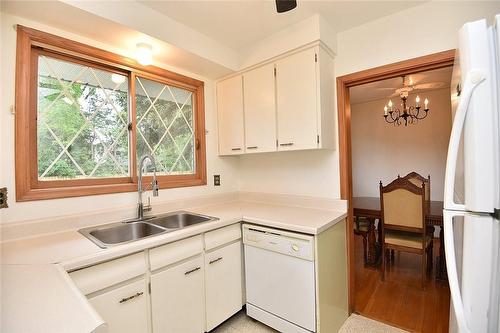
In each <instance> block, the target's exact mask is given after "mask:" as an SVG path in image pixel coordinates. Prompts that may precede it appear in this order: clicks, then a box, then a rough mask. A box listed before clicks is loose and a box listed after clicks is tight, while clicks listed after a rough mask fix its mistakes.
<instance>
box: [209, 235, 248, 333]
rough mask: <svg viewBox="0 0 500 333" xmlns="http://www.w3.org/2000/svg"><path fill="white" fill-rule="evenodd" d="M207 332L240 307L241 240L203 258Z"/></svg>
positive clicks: (241, 301)
mask: <svg viewBox="0 0 500 333" xmlns="http://www.w3.org/2000/svg"><path fill="white" fill-rule="evenodd" d="M205 270H206V271H205V279H206V280H205V286H206V311H207V330H208V331H210V330H212V329H213V328H214V327H216V326H217V325H219V324H221V323H222V322H223V321H224V320H226V319H228V318H229V317H231V316H232V315H233V314H235V313H236V312H238V311H239V310H240V309H241V307H242V306H243V296H242V286H241V285H242V272H241V271H242V265H241V241H238V242H236V243H233V244H231V245H226V246H224V247H222V248H220V249H218V250H214V251H212V252H209V253H207V254H206V255H205Z"/></svg>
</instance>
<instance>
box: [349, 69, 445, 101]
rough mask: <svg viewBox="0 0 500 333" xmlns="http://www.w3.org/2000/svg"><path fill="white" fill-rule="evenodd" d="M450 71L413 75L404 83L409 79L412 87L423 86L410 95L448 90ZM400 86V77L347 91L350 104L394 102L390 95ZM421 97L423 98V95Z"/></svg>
mask: <svg viewBox="0 0 500 333" xmlns="http://www.w3.org/2000/svg"><path fill="white" fill-rule="evenodd" d="M452 70H453V68H452V67H446V68H441V69H436V70H432V71H427V72H420V73H415V74H411V75H408V76H407V78H406V81H407V82H408V80H409V79H411V80H412V82H413V84H414V85H425V86H423V89H422V88H419V89H415V90H413V92H412V93H425V92H426V91H431V90H435V89H442V88H449V87H450V82H451V73H452ZM402 86H403V79H402V78H401V77H396V78H392V79H387V80H382V81H376V82H372V83H367V84H363V85H360V86H355V87H352V88H350V89H349V96H350V102H351V104H358V103H365V102H370V101H374V100H378V99H385V98H387V99H389V98H391V99H393V100H395V99H397V97H394V96H392V97H391V95H394V93H395V90H396V89H398V88H401V87H402ZM421 97H422V98H424V97H425V95H422V96H421Z"/></svg>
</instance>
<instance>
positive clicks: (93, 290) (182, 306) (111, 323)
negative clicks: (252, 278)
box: [70, 223, 243, 333]
mask: <svg viewBox="0 0 500 333" xmlns="http://www.w3.org/2000/svg"><path fill="white" fill-rule="evenodd" d="M146 258H149V260H146ZM148 264H149V265H148ZM242 268H243V267H242V245H241V225H240V224H239V223H237V224H233V225H230V226H227V227H223V228H220V229H216V230H213V231H209V232H206V233H204V234H201V235H197V236H193V237H189V238H185V239H183V240H179V241H176V242H173V243H168V244H165V245H161V246H158V247H155V248H152V249H149V250H146V251H143V252H139V253H136V254H132V255H129V256H125V257H121V258H118V259H114V260H111V261H108V262H104V263H100V264H97V265H94V266H90V267H86V268H83V269H79V270H76V271H73V272H71V273H70V276H71V278H72V279H73V281H74V282H75V285H76V286H77V287H78V288H79V289H80V291H81V292H82V293H83V294H84V295H86V296H87V298H88V300H89V302H90V303H91V304H92V305H93V306H94V308H95V310H96V311H97V313H98V314H99V315H100V316H101V317H102V319H103V320H104V321H105V322H106V323H107V325H108V331H107V333H151V332H152V333H203V332H205V331H210V330H212V329H213V328H215V327H216V326H218V325H219V324H221V323H222V322H223V321H225V320H227V319H229V317H231V316H232V315H233V314H235V313H236V312H238V311H239V310H240V309H241V307H242V306H243V297H242V285H243V283H242ZM148 283H149V284H150V285H149V288H148Z"/></svg>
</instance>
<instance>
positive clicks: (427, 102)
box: [424, 98, 429, 109]
mask: <svg viewBox="0 0 500 333" xmlns="http://www.w3.org/2000/svg"><path fill="white" fill-rule="evenodd" d="M424 104H425V108H426V109H427V106H428V105H429V100H428V99H427V98H426V99H425V101H424Z"/></svg>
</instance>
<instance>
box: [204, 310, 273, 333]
mask: <svg viewBox="0 0 500 333" xmlns="http://www.w3.org/2000/svg"><path fill="white" fill-rule="evenodd" d="M275 332H278V331H276V330H274V329H272V328H270V327H268V326H266V325H264V324H262V323H260V322H258V321H256V320H254V319H252V318H250V317H248V316H247V315H246V314H245V310H244V309H243V310H241V311H240V312H238V313H237V314H235V315H234V316H232V317H231V318H229V319H228V320H226V321H225V322H224V323H223V324H222V325H220V326H219V327H217V328H216V329H215V330H213V331H211V332H210V333H275Z"/></svg>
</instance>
